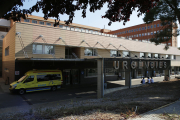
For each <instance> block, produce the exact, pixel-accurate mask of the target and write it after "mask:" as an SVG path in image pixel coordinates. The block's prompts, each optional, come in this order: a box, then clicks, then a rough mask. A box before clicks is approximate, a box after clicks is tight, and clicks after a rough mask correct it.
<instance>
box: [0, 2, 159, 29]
mask: <svg viewBox="0 0 180 120" xmlns="http://www.w3.org/2000/svg"><path fill="white" fill-rule="evenodd" d="M24 1H25V0H12V1H10V2H9V1H8V0H1V1H0V18H5V19H13V20H14V21H19V20H20V18H21V17H22V18H24V19H25V18H26V17H27V15H28V14H32V12H34V11H36V12H39V10H40V9H41V10H42V12H43V14H44V19H48V18H49V17H55V18H56V20H55V26H56V25H58V24H59V21H60V16H59V14H61V15H63V14H67V15H69V19H68V20H66V21H65V23H66V24H69V23H72V21H73V17H74V16H75V11H77V10H82V17H83V18H85V17H86V11H87V7H88V5H89V6H90V9H89V11H90V12H95V11H97V10H100V9H101V8H102V7H103V6H104V4H105V3H107V4H108V9H107V11H106V13H105V15H103V16H102V18H107V19H109V23H108V25H111V24H112V22H121V21H122V22H123V24H124V25H125V23H126V22H127V21H129V20H130V19H129V18H130V15H131V14H132V11H134V10H135V8H137V9H138V10H137V11H138V12H139V13H138V15H137V16H138V17H139V16H140V15H142V14H143V13H145V12H146V11H149V10H150V9H151V8H153V7H154V6H155V5H156V4H157V2H158V1H159V0H39V1H37V3H36V4H35V5H34V6H32V7H31V8H29V9H20V6H23V2H24Z"/></svg>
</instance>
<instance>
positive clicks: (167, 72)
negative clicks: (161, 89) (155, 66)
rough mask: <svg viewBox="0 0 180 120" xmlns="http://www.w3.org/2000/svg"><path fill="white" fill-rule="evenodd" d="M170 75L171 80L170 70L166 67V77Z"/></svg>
mask: <svg viewBox="0 0 180 120" xmlns="http://www.w3.org/2000/svg"><path fill="white" fill-rule="evenodd" d="M166 76H168V77H169V80H170V70H169V69H166V70H165V77H166Z"/></svg>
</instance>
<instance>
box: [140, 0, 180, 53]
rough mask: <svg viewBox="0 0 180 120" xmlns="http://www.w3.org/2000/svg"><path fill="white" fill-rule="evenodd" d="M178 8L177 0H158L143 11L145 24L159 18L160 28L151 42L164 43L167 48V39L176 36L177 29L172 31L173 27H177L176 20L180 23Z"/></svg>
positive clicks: (177, 33)
mask: <svg viewBox="0 0 180 120" xmlns="http://www.w3.org/2000/svg"><path fill="white" fill-rule="evenodd" d="M179 13H180V8H179V1H178V0H160V1H159V2H158V3H156V4H155V6H154V7H153V8H152V9H151V10H149V11H147V12H146V13H145V17H144V19H143V20H144V22H146V23H147V24H149V23H152V22H153V21H155V20H157V19H159V20H161V30H160V32H159V33H156V34H155V35H154V36H153V38H151V39H150V41H151V42H155V44H156V45H158V44H160V43H163V42H164V43H166V46H165V49H166V50H167V49H168V48H169V46H168V44H167V43H168V41H169V40H170V39H171V38H172V36H176V37H177V36H178V35H179V30H178V29H177V31H174V32H173V33H172V30H173V27H174V28H177V23H176V22H177V21H178V22H179V23H180V14H179Z"/></svg>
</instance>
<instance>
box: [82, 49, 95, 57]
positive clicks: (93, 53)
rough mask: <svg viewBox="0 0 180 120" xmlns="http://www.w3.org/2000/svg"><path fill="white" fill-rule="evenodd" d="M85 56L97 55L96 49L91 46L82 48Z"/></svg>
mask: <svg viewBox="0 0 180 120" xmlns="http://www.w3.org/2000/svg"><path fill="white" fill-rule="evenodd" d="M84 55H85V56H97V50H96V49H92V48H85V50H84Z"/></svg>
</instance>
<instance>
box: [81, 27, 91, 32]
mask: <svg viewBox="0 0 180 120" xmlns="http://www.w3.org/2000/svg"><path fill="white" fill-rule="evenodd" d="M81 32H85V30H84V29H82V28H81ZM92 33H94V31H92Z"/></svg>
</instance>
